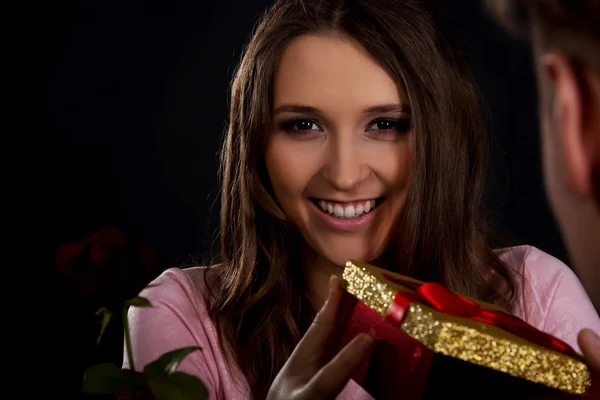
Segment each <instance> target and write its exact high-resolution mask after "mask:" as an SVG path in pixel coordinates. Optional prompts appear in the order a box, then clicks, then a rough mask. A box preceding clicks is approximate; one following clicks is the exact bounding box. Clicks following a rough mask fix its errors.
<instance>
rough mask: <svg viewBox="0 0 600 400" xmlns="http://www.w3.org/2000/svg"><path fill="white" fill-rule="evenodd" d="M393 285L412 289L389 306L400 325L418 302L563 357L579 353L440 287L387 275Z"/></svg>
mask: <svg viewBox="0 0 600 400" xmlns="http://www.w3.org/2000/svg"><path fill="white" fill-rule="evenodd" d="M384 277H385V278H386V279H388V280H389V281H391V282H395V283H399V284H401V285H405V286H409V287H410V288H411V289H414V290H415V291H414V292H398V293H397V294H396V296H395V297H394V302H393V303H392V305H391V306H390V309H389V310H388V313H387V315H386V319H388V320H390V321H391V322H394V323H395V324H397V325H399V324H400V323H401V322H402V320H403V318H404V314H405V312H406V310H407V308H408V306H409V304H410V302H411V301H418V302H421V303H423V304H425V305H428V306H430V307H432V308H434V309H436V310H437V311H440V312H442V313H444V314H448V315H453V316H456V317H463V318H469V319H472V320H475V321H481V322H484V323H486V324H490V325H494V326H497V327H499V328H502V329H504V330H507V331H509V332H511V333H514V334H515V335H517V336H519V337H521V338H523V339H525V340H528V341H530V342H532V343H535V344H537V345H540V346H543V347H546V348H548V349H551V350H556V351H559V352H561V353H571V354H572V355H575V356H577V353H576V352H575V350H573V348H572V347H571V346H569V345H568V344H567V343H565V342H563V341H561V340H560V339H557V338H555V337H554V336H552V335H549V334H547V333H545V332H542V331H540V330H538V329H536V328H534V327H533V326H531V325H529V324H528V323H527V322H525V321H523V320H522V319H520V318H517V317H515V316H514V315H510V314H507V313H505V312H503V311H496V310H488V309H486V308H484V307H482V306H480V305H479V304H477V303H475V302H474V301H472V300H469V299H467V298H465V297H463V296H460V295H458V294H456V293H454V292H452V291H450V290H448V289H446V288H445V287H444V286H442V285H440V284H438V283H433V282H430V283H423V284H415V283H414V282H412V281H409V280H404V279H402V278H397V277H393V276H390V275H387V274H384Z"/></svg>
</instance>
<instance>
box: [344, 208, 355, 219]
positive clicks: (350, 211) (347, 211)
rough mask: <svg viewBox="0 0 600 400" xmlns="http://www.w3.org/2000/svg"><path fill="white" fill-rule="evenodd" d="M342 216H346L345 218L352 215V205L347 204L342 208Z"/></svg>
mask: <svg viewBox="0 0 600 400" xmlns="http://www.w3.org/2000/svg"><path fill="white" fill-rule="evenodd" d="M344 217H346V218H352V217H354V206H348V207H346V208H345V209H344Z"/></svg>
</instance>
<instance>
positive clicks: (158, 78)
mask: <svg viewBox="0 0 600 400" xmlns="http://www.w3.org/2000/svg"><path fill="white" fill-rule="evenodd" d="M270 3H271V1H266V0H252V1H250V0H235V1H234V0H227V1H224V0H220V1H212V2H205V1H192V0H187V1H186V0H177V1H175V0H171V1H163V2H161V1H126V2H123V1H116V0H112V1H110V0H104V1H100V0H89V1H86V2H78V1H71V2H58V3H57V2H51V3H48V2H33V3H31V4H32V5H33V7H32V8H31V9H29V10H27V13H28V14H27V17H28V18H29V20H28V24H27V25H25V27H26V28H27V27H30V28H31V29H29V30H28V32H25V31H26V30H27V29H26V28H23V29H22V31H21V34H22V36H21V39H22V40H26V39H27V38H28V39H31V40H30V41H28V42H27V45H26V46H25V45H23V48H21V49H20V53H21V54H22V55H23V54H24V55H25V56H26V59H28V60H29V59H30V58H31V57H33V62H32V63H31V65H28V66H27V67H28V68H27V69H25V70H24V71H25V72H26V73H27V74H26V75H24V79H23V80H21V81H17V84H18V85H20V90H21V94H22V96H23V97H24V98H26V100H27V101H28V102H31V104H33V107H31V108H29V110H33V111H32V112H28V114H27V118H26V120H24V121H22V124H21V126H22V127H27V130H26V131H25V136H24V138H25V141H26V142H27V144H26V146H27V147H26V149H27V157H26V159H25V160H23V159H21V160H20V162H19V164H18V166H17V168H15V171H9V172H11V174H12V175H13V178H15V179H14V180H15V182H16V183H17V185H18V186H19V187H20V190H21V193H22V194H24V195H25V196H24V198H23V200H20V201H19V204H17V208H16V209H17V210H20V211H22V214H23V215H26V218H25V219H23V221H27V226H28V228H31V227H34V230H35V232H36V234H35V238H34V241H33V242H31V241H30V242H29V244H30V246H31V245H32V243H33V246H35V247H36V249H37V250H39V253H35V256H36V257H38V255H39V259H40V262H39V266H40V267H39V268H40V269H44V270H43V271H39V272H40V273H45V272H48V271H50V270H51V268H52V266H51V260H52V255H53V252H54V251H55V250H56V248H57V246H59V245H61V244H63V243H66V242H68V241H70V240H74V239H78V238H79V237H81V235H83V234H85V233H87V232H90V231H93V230H96V229H98V228H103V227H110V226H115V227H117V228H119V229H121V230H122V231H123V232H124V233H125V234H126V235H127V236H128V237H129V238H133V239H134V240H135V241H136V242H139V243H140V244H142V245H145V246H151V247H153V248H154V249H156V250H157V251H158V252H159V253H160V255H161V256H162V258H163V259H164V261H165V266H177V265H182V264H183V263H189V262H192V258H194V257H195V256H196V257H197V259H200V260H202V259H204V257H205V256H206V255H207V251H208V250H209V248H210V242H211V240H212V239H213V236H214V230H215V229H216V227H217V224H216V218H217V217H218V196H217V189H218V186H217V183H218V181H217V175H216V173H217V164H216V161H217V151H218V146H219V143H220V140H221V135H222V132H223V130H224V128H225V123H226V119H227V95H228V85H229V81H230V78H231V73H232V71H233V70H234V68H235V65H236V62H237V60H238V59H239V56H240V52H241V49H242V46H243V45H244V43H245V41H246V40H247V38H248V35H249V33H250V32H251V30H252V28H253V26H254V24H255V23H256V20H257V19H258V17H259V16H260V15H261V14H262V12H263V11H264V9H265V7H266V6H267V5H268V4H270ZM436 3H437V4H438V6H439V8H440V10H441V12H442V14H443V16H444V17H445V18H446V19H447V21H448V23H449V24H450V26H451V28H452V29H453V30H454V31H455V32H456V34H457V35H458V37H459V39H461V40H462V42H463V44H464V46H465V51H466V53H467V54H468V57H469V60H470V64H471V67H472V70H473V74H474V75H475V78H476V79H477V82H478V85H479V87H480V89H481V91H482V94H483V96H484V99H485V102H486V104H487V107H488V112H487V122H488V127H489V132H490V135H491V137H492V139H493V140H494V142H495V143H496V147H495V152H496V153H495V154H496V157H495V164H496V166H495V172H496V174H495V176H496V178H495V180H494V193H495V194H494V196H493V197H492V198H491V200H492V203H493V205H494V206H495V209H496V210H497V213H498V218H499V220H500V222H501V223H502V224H503V225H504V226H505V227H506V229H507V231H508V232H510V233H511V234H512V235H513V236H514V237H516V238H517V239H518V240H520V241H522V242H525V243H528V244H532V245H535V246H537V247H539V248H541V249H542V250H545V251H547V252H549V253H551V254H553V255H555V256H557V257H559V258H560V259H562V260H564V261H567V262H568V260H567V258H566V255H565V252H564V248H563V246H562V243H561V240H560V236H559V234H558V233H557V230H556V226H555V223H554V221H553V218H552V216H551V213H550V211H549V209H548V206H547V203H546V199H545V196H544V192H543V188H542V179H541V174H540V157H539V142H538V140H539V138H538V129H537V123H538V121H537V119H536V115H535V107H536V102H535V90H534V83H533V82H534V81H533V76H532V70H531V62H530V56H529V49H528V47H527V46H525V45H524V44H521V43H518V42H516V41H513V40H510V39H509V38H508V37H506V36H505V34H504V33H503V32H502V31H501V30H500V29H499V28H498V27H497V26H496V25H495V24H494V23H493V22H492V21H491V20H490V19H488V18H487V17H486V16H485V15H484V14H483V12H482V10H481V5H480V2H479V1H477V0H469V1H466V0H464V1H461V2H455V1H443V0H439V1H436ZM459 3H460V5H458V4H459ZM24 43H25V42H24ZM17 47H18V46H17ZM424 67H426V66H424ZM30 124H31V125H30ZM29 128H31V129H29ZM17 171H18V172H17ZM16 214H18V212H16V213H15V215H16ZM29 232H31V229H30V230H29ZM57 304H59V306H60V319H59V320H58V322H56V329H57V330H58V331H59V335H57V336H58V339H55V340H56V343H55V348H56V349H58V351H59V352H60V354H61V357H63V359H64V360H66V362H68V363H69V364H70V365H71V367H72V368H71V370H72V371H73V372H72V373H69V374H67V375H65V376H63V377H62V378H61V383H65V384H69V385H71V386H70V387H71V388H75V386H76V382H77V381H78V379H80V376H79V375H78V374H80V373H81V370H82V368H83V367H84V366H85V365H87V364H89V363H90V362H92V361H98V360H112V361H115V362H120V352H121V348H122V347H121V344H120V342H119V341H120V337H119V336H118V333H117V331H116V330H115V331H114V332H113V338H112V339H110V338H109V339H108V341H107V343H106V344H105V345H104V347H102V348H101V349H100V350H94V346H93V341H94V335H95V334H96V331H97V327H98V326H97V320H96V319H95V318H94V316H93V315H92V313H90V312H89V311H90V310H88V309H86V308H85V305H82V304H76V305H74V304H72V303H68V304H67V303H57ZM115 329H116V328H115ZM73 385H75V386H73Z"/></svg>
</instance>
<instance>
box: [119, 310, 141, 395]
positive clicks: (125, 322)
mask: <svg viewBox="0 0 600 400" xmlns="http://www.w3.org/2000/svg"><path fill="white" fill-rule="evenodd" d="M127 311H129V306H125V307H123V315H122V316H123V331H124V332H125V347H127V358H128V359H129V370H130V371H132V372H135V363H134V361H133V350H132V349H131V335H130V334H129V319H128V318H127ZM137 398H138V396H137V389H134V390H133V400H137Z"/></svg>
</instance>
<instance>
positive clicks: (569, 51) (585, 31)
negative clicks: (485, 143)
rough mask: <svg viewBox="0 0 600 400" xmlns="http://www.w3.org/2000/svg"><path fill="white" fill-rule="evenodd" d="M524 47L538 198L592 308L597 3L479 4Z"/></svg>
mask: <svg viewBox="0 0 600 400" xmlns="http://www.w3.org/2000/svg"><path fill="white" fill-rule="evenodd" d="M486 5H487V7H488V10H490V11H491V12H492V13H493V15H494V16H495V17H496V18H497V19H498V20H499V21H500V22H501V23H502V24H503V25H504V26H505V27H507V28H508V29H509V30H510V31H511V32H513V33H515V34H516V35H518V36H521V37H527V38H528V39H530V40H531V45H532V49H533V54H534V64H535V69H536V75H537V81H538V92H539V97H538V98H539V116H540V121H541V132H542V147H543V151H542V153H543V160H544V179H545V183H546V191H547V193H548V197H549V200H550V203H551V205H552V208H553V210H554V213H555V215H556V218H557V220H558V223H559V225H560V228H561V230H562V233H563V238H564V240H565V242H566V245H567V247H568V249H569V253H570V256H571V258H572V260H573V263H574V265H575V268H576V270H577V272H578V273H579V275H580V276H581V279H582V281H583V282H584V285H585V286H586V289H587V290H588V292H589V294H590V297H592V299H593V301H594V302H595V304H596V306H597V307H598V306H600V0H486Z"/></svg>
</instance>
